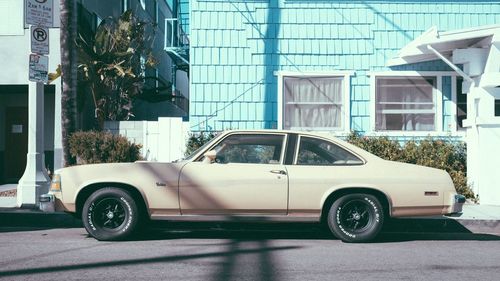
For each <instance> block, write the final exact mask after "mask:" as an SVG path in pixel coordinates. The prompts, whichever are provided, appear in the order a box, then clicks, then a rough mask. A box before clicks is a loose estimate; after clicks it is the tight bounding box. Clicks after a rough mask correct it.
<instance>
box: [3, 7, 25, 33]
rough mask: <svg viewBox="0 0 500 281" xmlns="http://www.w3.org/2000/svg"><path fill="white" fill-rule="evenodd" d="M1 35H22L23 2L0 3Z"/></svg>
mask: <svg viewBox="0 0 500 281" xmlns="http://www.w3.org/2000/svg"><path fill="white" fill-rule="evenodd" d="M1 35H24V1H19V0H4V1H0V36H1Z"/></svg>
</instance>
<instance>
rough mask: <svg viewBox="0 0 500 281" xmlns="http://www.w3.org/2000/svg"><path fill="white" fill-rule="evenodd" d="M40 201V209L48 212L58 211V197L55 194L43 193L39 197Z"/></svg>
mask: <svg viewBox="0 0 500 281" xmlns="http://www.w3.org/2000/svg"><path fill="white" fill-rule="evenodd" d="M38 200H39V202H40V206H39V207H40V210H41V211H43V212H47V213H52V212H55V211H56V197H55V196H54V194H50V193H47V194H42V195H40V197H39V198H38Z"/></svg>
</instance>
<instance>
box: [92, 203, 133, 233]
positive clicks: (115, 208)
mask: <svg viewBox="0 0 500 281" xmlns="http://www.w3.org/2000/svg"><path fill="white" fill-rule="evenodd" d="M126 216H127V214H126V213H125V208H124V206H123V203H122V202H121V201H120V200H119V199H117V198H106V199H103V200H101V201H99V202H97V203H96V204H95V207H94V208H93V210H92V217H93V222H94V224H95V226H97V227H100V228H103V229H108V230H116V229H117V228H119V227H120V226H121V225H122V224H123V223H124V222H125V219H126Z"/></svg>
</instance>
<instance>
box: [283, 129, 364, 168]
mask: <svg viewBox="0 0 500 281" xmlns="http://www.w3.org/2000/svg"><path fill="white" fill-rule="evenodd" d="M303 137H304V138H311V139H316V140H321V141H325V142H329V143H332V144H333V145H336V146H338V147H340V148H341V149H344V150H345V151H347V152H349V153H351V154H352V155H354V156H356V157H357V158H359V160H361V162H362V163H359V164H347V163H345V164H337V165H303V164H297V161H298V160H299V150H300V144H301V141H302V138H303ZM365 164H366V159H365V158H364V157H362V156H361V155H359V154H358V153H356V152H354V151H352V150H350V149H348V148H347V147H345V146H343V145H341V144H339V143H337V142H335V141H333V140H331V139H327V138H322V137H318V136H312V135H302V134H300V135H298V137H297V142H296V145H295V153H294V156H293V162H292V165H294V166H304V167H338V166H362V165H365Z"/></svg>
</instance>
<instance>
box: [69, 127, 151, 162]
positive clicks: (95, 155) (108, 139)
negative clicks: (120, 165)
mask: <svg viewBox="0 0 500 281" xmlns="http://www.w3.org/2000/svg"><path fill="white" fill-rule="evenodd" d="M141 147H142V146H141V145H140V144H135V143H131V142H130V141H128V139H127V138H126V137H123V136H120V135H113V134H112V133H110V132H97V131H87V132H76V133H73V134H72V135H71V137H70V139H69V149H70V153H71V155H72V156H73V157H76V158H77V159H78V163H79V164H93V163H116V162H134V161H137V160H140V159H141V156H140V150H141Z"/></svg>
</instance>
